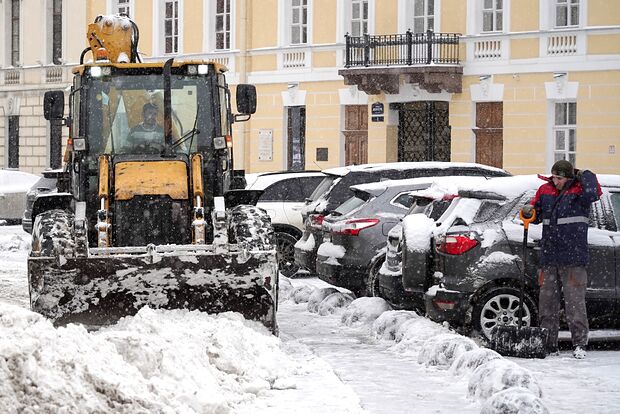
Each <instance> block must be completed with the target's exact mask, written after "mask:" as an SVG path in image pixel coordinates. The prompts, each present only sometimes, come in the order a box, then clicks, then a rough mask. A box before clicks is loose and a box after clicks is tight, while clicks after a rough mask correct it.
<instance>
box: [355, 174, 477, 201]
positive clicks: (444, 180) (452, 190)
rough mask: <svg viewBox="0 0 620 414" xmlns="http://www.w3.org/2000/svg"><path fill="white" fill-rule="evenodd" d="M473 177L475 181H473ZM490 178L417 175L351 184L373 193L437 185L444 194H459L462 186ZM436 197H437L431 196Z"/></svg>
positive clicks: (357, 189)
mask: <svg viewBox="0 0 620 414" xmlns="http://www.w3.org/2000/svg"><path fill="white" fill-rule="evenodd" d="M472 179H473V181H472ZM487 179H488V178H485V177H481V176H471V175H448V176H440V177H417V178H407V179H404V180H384V181H378V182H374V183H367V184H357V185H353V186H351V189H352V190H354V191H362V192H366V193H369V194H373V195H378V194H382V193H383V192H384V191H385V190H387V189H388V188H390V189H395V190H396V191H400V190H407V189H411V190H412V191H414V190H422V189H425V188H428V187H431V186H433V184H434V185H435V187H441V188H442V189H443V192H444V194H448V193H449V194H452V195H455V194H458V191H459V188H460V186H465V185H468V186H471V185H472V184H474V183H482V182H483V181H485V180H487ZM429 198H435V197H429Z"/></svg>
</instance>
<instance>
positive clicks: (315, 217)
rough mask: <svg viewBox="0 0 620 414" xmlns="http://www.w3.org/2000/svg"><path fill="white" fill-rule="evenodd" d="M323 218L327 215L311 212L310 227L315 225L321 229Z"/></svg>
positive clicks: (309, 217)
mask: <svg viewBox="0 0 620 414" xmlns="http://www.w3.org/2000/svg"><path fill="white" fill-rule="evenodd" d="M323 219H325V216H324V215H323V214H310V215H308V223H309V224H310V227H314V228H315V229H321V228H322V226H323Z"/></svg>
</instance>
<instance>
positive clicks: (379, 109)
mask: <svg viewBox="0 0 620 414" xmlns="http://www.w3.org/2000/svg"><path fill="white" fill-rule="evenodd" d="M370 113H371V114H373V115H383V104H382V103H381V102H375V103H374V104H372V105H371V106H370Z"/></svg>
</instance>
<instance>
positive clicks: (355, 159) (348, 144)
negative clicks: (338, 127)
mask: <svg viewBox="0 0 620 414" xmlns="http://www.w3.org/2000/svg"><path fill="white" fill-rule="evenodd" d="M342 133H343V134H344V154H345V155H344V157H345V160H344V163H345V165H355V164H366V163H367V162H368V106H367V105H347V106H345V107H344V131H342Z"/></svg>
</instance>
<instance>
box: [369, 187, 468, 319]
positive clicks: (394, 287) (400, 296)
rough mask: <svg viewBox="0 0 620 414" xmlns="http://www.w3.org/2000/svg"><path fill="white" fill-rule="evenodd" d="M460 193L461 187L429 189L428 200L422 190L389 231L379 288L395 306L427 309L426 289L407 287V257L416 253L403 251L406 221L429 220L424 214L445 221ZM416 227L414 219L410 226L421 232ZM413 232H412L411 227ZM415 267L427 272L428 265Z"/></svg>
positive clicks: (419, 309) (433, 219) (379, 275)
mask: <svg viewBox="0 0 620 414" xmlns="http://www.w3.org/2000/svg"><path fill="white" fill-rule="evenodd" d="M456 193H458V190H456V192H453V191H447V192H445V193H441V192H440V193H437V194H432V193H429V194H427V198H426V201H427V202H426V204H425V203H424V198H422V195H424V194H418V196H419V198H418V202H417V203H416V204H415V205H413V206H412V207H411V209H410V210H409V211H408V212H407V214H406V215H405V216H404V217H403V218H402V219H401V222H400V223H399V224H397V225H396V226H394V227H393V228H392V229H391V230H390V231H389V232H388V236H387V243H386V249H385V261H384V262H383V265H382V266H381V268H380V269H379V273H378V289H379V296H380V297H382V298H384V299H385V300H386V301H387V302H389V304H390V305H391V306H392V307H393V308H394V309H412V310H416V311H418V312H419V313H421V314H423V313H424V290H421V289H416V288H415V287H413V288H411V287H410V288H408V289H406V290H405V289H404V287H403V280H402V275H403V267H404V265H403V261H405V260H407V258H408V257H409V256H410V255H411V254H415V252H413V251H409V250H405V251H403V245H404V243H405V241H404V238H405V237H406V234H404V233H403V222H409V221H410V219H413V220H414V221H415V220H423V221H424V222H427V221H428V220H425V219H424V218H423V217H428V218H429V219H430V220H432V221H434V222H435V224H436V225H439V224H441V223H439V222H438V221H437V220H439V218H440V217H441V216H442V215H443V213H444V212H445V211H446V210H447V209H448V207H449V206H450V204H451V203H452V202H453V200H454V199H455V197H456ZM422 215H423V216H422ZM416 227H417V226H416V224H415V223H410V224H409V225H408V226H407V228H408V229H413V231H414V237H415V236H418V234H419V232H415V229H416ZM409 233H410V234H411V231H410V232H409ZM414 237H411V236H410V237H409V243H408V246H410V247H411V246H412V245H413V244H414V241H413V239H414ZM415 271H417V272H424V274H427V270H426V267H422V268H418V269H416V270H415Z"/></svg>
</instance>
